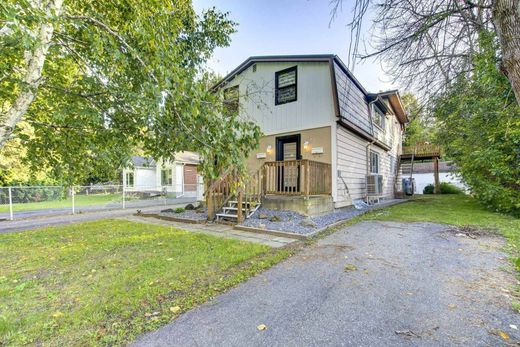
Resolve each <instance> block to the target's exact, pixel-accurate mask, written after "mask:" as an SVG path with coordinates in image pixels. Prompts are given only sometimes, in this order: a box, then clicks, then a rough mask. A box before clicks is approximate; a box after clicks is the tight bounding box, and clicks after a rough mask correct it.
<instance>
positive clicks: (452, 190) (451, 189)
mask: <svg viewBox="0 0 520 347" xmlns="http://www.w3.org/2000/svg"><path fill="white" fill-rule="evenodd" d="M462 193H463V191H462V189H460V188H459V187H457V186H456V185H453V184H451V183H448V182H441V194H462Z"/></svg>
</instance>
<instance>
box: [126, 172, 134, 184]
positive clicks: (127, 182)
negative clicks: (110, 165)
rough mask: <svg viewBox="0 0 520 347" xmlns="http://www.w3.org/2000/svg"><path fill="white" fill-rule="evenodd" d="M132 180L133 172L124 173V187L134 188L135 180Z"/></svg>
mask: <svg viewBox="0 0 520 347" xmlns="http://www.w3.org/2000/svg"><path fill="white" fill-rule="evenodd" d="M130 176H131V177H132V180H131V181H132V184H130V183H129V181H130V180H129V179H128V178H129V177H130ZM134 179H135V175H134V172H133V171H127V172H126V173H125V185H126V186H127V187H134V184H135V180H134Z"/></svg>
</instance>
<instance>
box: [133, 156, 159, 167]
mask: <svg viewBox="0 0 520 347" xmlns="http://www.w3.org/2000/svg"><path fill="white" fill-rule="evenodd" d="M132 164H133V165H134V166H136V167H155V165H156V162H155V160H154V159H153V158H147V157H142V156H140V155H135V156H133V157H132Z"/></svg>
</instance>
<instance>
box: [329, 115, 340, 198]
mask: <svg viewBox="0 0 520 347" xmlns="http://www.w3.org/2000/svg"><path fill="white" fill-rule="evenodd" d="M330 131H331V134H330V141H331V146H330V148H331V153H330V161H331V167H332V170H331V171H332V177H331V179H332V202H336V201H337V200H338V149H337V142H336V141H337V132H338V125H336V126H331V127H330Z"/></svg>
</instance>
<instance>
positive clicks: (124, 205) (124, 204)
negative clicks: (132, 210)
mask: <svg viewBox="0 0 520 347" xmlns="http://www.w3.org/2000/svg"><path fill="white" fill-rule="evenodd" d="M125 207H126V203H125V185H123V208H125Z"/></svg>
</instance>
